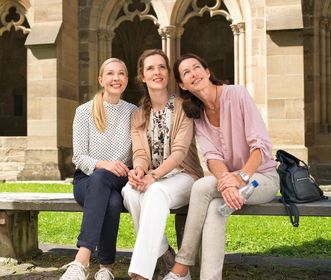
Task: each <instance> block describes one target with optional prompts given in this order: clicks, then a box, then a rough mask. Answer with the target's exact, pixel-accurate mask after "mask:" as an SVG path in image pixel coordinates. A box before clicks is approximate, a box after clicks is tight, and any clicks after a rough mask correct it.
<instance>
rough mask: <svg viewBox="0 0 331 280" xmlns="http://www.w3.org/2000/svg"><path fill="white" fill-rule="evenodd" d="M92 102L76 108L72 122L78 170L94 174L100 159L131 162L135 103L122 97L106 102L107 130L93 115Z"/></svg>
mask: <svg viewBox="0 0 331 280" xmlns="http://www.w3.org/2000/svg"><path fill="white" fill-rule="evenodd" d="M92 104H93V101H88V102H86V103H85V104H83V105H81V106H79V107H78V108H77V109H76V114H75V118H74V122H73V158H72V161H73V163H74V164H75V166H76V169H80V170H82V171H83V172H84V173H85V174H86V175H91V174H92V173H93V171H94V169H95V165H96V163H97V161H99V160H107V161H114V160H120V161H122V162H123V163H124V164H126V165H127V166H131V165H132V159H131V158H132V144H131V133H130V126H131V121H130V119H131V114H132V112H133V111H134V110H135V109H136V108H137V107H136V106H135V105H133V104H131V103H128V102H126V101H124V100H120V101H119V102H118V103H117V104H111V103H107V102H104V109H105V115H106V129H105V131H104V132H100V131H99V130H98V129H97V127H96V126H95V123H94V120H93V115H92Z"/></svg>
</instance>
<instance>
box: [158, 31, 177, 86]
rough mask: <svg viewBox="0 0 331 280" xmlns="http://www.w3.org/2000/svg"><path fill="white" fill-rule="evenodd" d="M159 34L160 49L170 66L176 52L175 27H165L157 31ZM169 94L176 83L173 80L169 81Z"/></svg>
mask: <svg viewBox="0 0 331 280" xmlns="http://www.w3.org/2000/svg"><path fill="white" fill-rule="evenodd" d="M159 34H160V36H161V38H162V48H163V51H164V52H165V53H166V54H167V56H168V58H169V60H170V64H171V63H172V62H173V61H174V60H175V50H176V48H175V47H176V26H172V25H169V26H165V27H162V28H160V29H159ZM169 90H170V92H175V90H176V83H175V81H174V79H170V81H169Z"/></svg>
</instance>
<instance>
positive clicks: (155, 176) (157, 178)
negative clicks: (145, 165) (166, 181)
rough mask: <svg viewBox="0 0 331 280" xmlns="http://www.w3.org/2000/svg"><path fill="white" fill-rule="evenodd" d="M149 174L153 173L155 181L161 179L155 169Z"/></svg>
mask: <svg viewBox="0 0 331 280" xmlns="http://www.w3.org/2000/svg"><path fill="white" fill-rule="evenodd" d="M149 175H151V176H152V177H153V179H154V180H155V181H158V180H159V177H158V176H157V175H156V173H155V172H154V171H152V172H151V173H149Z"/></svg>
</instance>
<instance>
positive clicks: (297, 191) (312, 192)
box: [276, 150, 327, 227]
mask: <svg viewBox="0 0 331 280" xmlns="http://www.w3.org/2000/svg"><path fill="white" fill-rule="evenodd" d="M276 160H277V161H278V162H279V165H278V167H277V171H278V174H279V177H280V193H281V194H282V197H281V198H280V201H281V202H282V203H283V204H284V205H285V208H286V211H287V214H288V215H289V217H290V220H291V223H292V225H293V226H295V227H298V226H299V211H298V208H297V206H296V205H295V203H307V202H312V201H317V200H320V199H327V197H326V196H324V195H323V191H322V190H321V189H320V188H319V186H318V185H317V183H316V182H315V180H314V178H313V177H312V176H311V175H310V173H309V167H308V166H307V164H306V163H305V162H304V161H302V160H300V159H298V158H296V157H295V156H293V155H291V154H290V153H288V152H286V151H283V150H278V151H277V153H276Z"/></svg>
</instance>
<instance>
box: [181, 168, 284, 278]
mask: <svg viewBox="0 0 331 280" xmlns="http://www.w3.org/2000/svg"><path fill="white" fill-rule="evenodd" d="M253 180H256V181H258V183H259V186H258V188H257V189H256V190H255V191H254V193H253V194H252V195H251V197H250V198H249V199H248V200H247V202H246V203H247V204H260V203H265V202H268V201H271V200H272V199H273V198H274V196H275V195H276V194H277V192H278V191H279V176H278V174H277V171H276V170H273V171H270V172H266V173H263V174H262V173H255V174H254V175H253V176H252V177H251V179H250V181H253ZM216 184H217V179H216V178H215V177H214V176H206V177H203V178H201V179H199V180H198V181H196V182H195V183H194V184H193V187H192V192H191V198H190V205H189V211H188V215H187V220H186V225H185V231H184V237H183V242H182V246H181V248H180V250H179V252H178V254H177V257H176V262H178V263H181V264H184V265H189V266H192V265H194V263H195V258H196V256H197V253H198V251H199V248H200V244H201V249H202V250H201V251H202V255H201V271H200V279H201V280H212V279H213V280H220V279H222V270H223V261H224V254H225V231H226V222H227V218H226V217H223V216H221V215H220V214H219V213H218V211H217V210H218V208H219V207H220V204H221V202H222V198H221V197H220V193H219V192H218V191H217V190H216Z"/></svg>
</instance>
